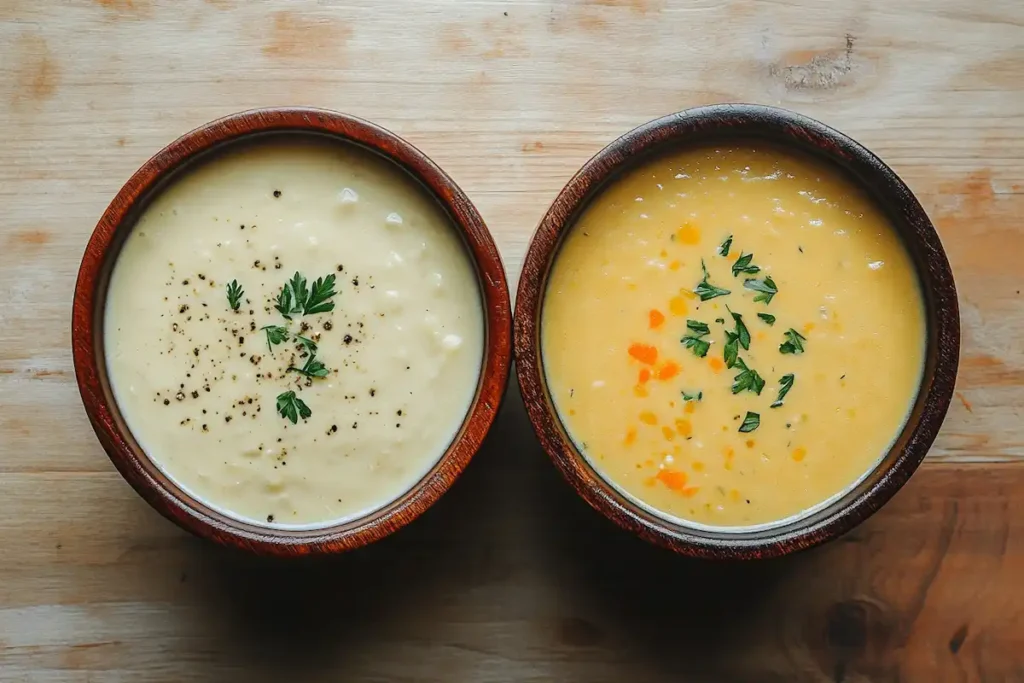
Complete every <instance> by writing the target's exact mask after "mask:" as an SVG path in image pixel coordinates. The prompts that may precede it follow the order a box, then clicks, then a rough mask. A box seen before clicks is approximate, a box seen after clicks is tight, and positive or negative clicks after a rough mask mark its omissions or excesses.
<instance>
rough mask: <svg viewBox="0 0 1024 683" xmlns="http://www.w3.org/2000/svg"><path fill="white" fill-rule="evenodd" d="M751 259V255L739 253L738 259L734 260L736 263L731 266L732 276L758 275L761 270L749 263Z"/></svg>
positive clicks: (752, 256)
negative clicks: (741, 274) (742, 274)
mask: <svg viewBox="0 0 1024 683" xmlns="http://www.w3.org/2000/svg"><path fill="white" fill-rule="evenodd" d="M753 258H754V255H753V254H744V253H743V252H740V257H739V258H738V259H736V263H734V264H732V276H733V277H739V274H740V273H746V274H747V275H754V274H756V273H760V272H761V269H760V268H759V267H757V266H755V265H754V264H752V263H751V262H750V261H751V260H752V259H753Z"/></svg>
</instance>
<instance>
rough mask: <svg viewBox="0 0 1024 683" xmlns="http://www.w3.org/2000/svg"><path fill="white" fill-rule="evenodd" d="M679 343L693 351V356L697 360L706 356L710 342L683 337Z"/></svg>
mask: <svg viewBox="0 0 1024 683" xmlns="http://www.w3.org/2000/svg"><path fill="white" fill-rule="evenodd" d="M680 341H682V342H683V346H685V347H686V348H688V349H690V350H691V351H693V355H695V356H697V357H698V358H703V357H704V356H706V355H708V351H709V350H710V349H711V342H707V341H704V340H703V339H698V338H697V337H683V338H682V339H681V340H680Z"/></svg>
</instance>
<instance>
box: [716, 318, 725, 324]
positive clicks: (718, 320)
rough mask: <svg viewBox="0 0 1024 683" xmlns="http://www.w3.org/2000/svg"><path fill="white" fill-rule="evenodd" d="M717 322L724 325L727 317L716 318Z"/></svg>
mask: <svg viewBox="0 0 1024 683" xmlns="http://www.w3.org/2000/svg"><path fill="white" fill-rule="evenodd" d="M715 322H716V323H718V324H719V325H724V324H725V318H715Z"/></svg>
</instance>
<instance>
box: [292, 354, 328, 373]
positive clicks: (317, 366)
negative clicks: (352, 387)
mask: <svg viewBox="0 0 1024 683" xmlns="http://www.w3.org/2000/svg"><path fill="white" fill-rule="evenodd" d="M287 372H297V373H299V374H300V375H305V376H306V377H310V378H312V377H326V376H327V375H328V374H329V373H330V370H328V369H327V366H325V365H324V364H323V363H321V362H320V361H318V360H317V359H316V356H314V355H312V354H311V355H310V356H309V358H307V359H306V363H305V365H303V366H302V367H301V368H297V367H295V366H294V365H292V366H291V367H289V368H288V370H287Z"/></svg>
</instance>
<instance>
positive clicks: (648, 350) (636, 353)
mask: <svg viewBox="0 0 1024 683" xmlns="http://www.w3.org/2000/svg"><path fill="white" fill-rule="evenodd" d="M629 355H630V356H632V357H633V358H636V359H637V360H638V361H640V362H641V363H643V364H645V365H654V364H655V363H657V362H658V349H656V348H655V347H653V346H651V345H650V344H641V343H639V342H637V343H635V344H630V345H629Z"/></svg>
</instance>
